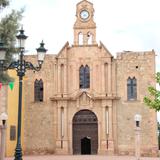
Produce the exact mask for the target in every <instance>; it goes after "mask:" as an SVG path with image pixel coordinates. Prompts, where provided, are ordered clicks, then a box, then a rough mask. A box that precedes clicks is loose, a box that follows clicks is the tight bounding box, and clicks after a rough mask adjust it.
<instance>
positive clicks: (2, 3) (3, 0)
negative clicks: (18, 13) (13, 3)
mask: <svg viewBox="0 0 160 160" xmlns="http://www.w3.org/2000/svg"><path fill="white" fill-rule="evenodd" d="M8 5H9V0H0V9H2V8H4V7H6V6H8Z"/></svg>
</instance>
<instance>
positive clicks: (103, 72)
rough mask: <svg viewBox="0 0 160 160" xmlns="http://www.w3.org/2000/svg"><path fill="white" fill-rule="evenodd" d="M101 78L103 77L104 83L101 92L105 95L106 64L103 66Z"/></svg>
mask: <svg viewBox="0 0 160 160" xmlns="http://www.w3.org/2000/svg"><path fill="white" fill-rule="evenodd" d="M101 76H102V81H101V87H102V89H101V91H102V93H103V94H105V88H106V84H105V64H103V65H102V73H101Z"/></svg>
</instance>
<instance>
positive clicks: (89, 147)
mask: <svg viewBox="0 0 160 160" xmlns="http://www.w3.org/2000/svg"><path fill="white" fill-rule="evenodd" d="M72 124H73V154H97V150H98V119H97V116H96V115H95V114H94V113H93V112H92V111H90V110H80V111H79V112H77V113H76V114H75V115H74V117H73V121H72Z"/></svg>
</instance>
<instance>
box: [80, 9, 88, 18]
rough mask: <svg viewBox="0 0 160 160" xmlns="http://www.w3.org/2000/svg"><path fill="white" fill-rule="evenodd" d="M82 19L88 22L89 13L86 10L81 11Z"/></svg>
mask: <svg viewBox="0 0 160 160" xmlns="http://www.w3.org/2000/svg"><path fill="white" fill-rule="evenodd" d="M80 17H81V18H82V19H83V20H86V19H87V18H88V17H89V12H88V11H86V10H83V11H81V13H80Z"/></svg>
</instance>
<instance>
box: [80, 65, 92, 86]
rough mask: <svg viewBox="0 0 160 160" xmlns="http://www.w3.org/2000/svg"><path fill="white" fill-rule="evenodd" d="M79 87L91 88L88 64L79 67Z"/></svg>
mask: <svg viewBox="0 0 160 160" xmlns="http://www.w3.org/2000/svg"><path fill="white" fill-rule="evenodd" d="M79 87H80V88H90V69H89V67H88V65H86V66H85V67H84V66H83V65H82V66H81V67H80V69H79Z"/></svg>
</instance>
